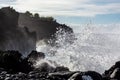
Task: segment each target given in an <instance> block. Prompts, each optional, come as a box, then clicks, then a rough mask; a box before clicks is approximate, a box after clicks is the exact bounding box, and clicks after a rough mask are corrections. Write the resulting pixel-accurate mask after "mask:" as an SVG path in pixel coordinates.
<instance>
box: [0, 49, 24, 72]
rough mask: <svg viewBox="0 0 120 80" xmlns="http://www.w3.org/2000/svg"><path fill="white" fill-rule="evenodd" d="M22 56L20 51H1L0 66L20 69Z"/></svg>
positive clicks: (15, 69)
mask: <svg viewBox="0 0 120 80" xmlns="http://www.w3.org/2000/svg"><path fill="white" fill-rule="evenodd" d="M21 61H22V58H21V54H20V53H19V52H18V51H0V67H2V68H5V69H8V70H10V69H12V70H13V71H18V68H20V64H21Z"/></svg>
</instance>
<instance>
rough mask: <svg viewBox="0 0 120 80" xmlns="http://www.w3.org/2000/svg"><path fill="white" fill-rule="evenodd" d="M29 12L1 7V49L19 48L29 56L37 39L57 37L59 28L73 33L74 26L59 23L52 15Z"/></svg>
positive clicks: (34, 47)
mask: <svg viewBox="0 0 120 80" xmlns="http://www.w3.org/2000/svg"><path fill="white" fill-rule="evenodd" d="M28 14H29V12H28V13H27V12H26V13H19V12H16V11H15V10H14V9H13V8H11V7H3V8H1V9H0V50H18V51H20V52H21V53H23V54H24V55H23V56H27V55H28V53H30V52H31V51H32V50H36V43H37V41H39V40H42V39H45V40H48V39H53V38H55V37H53V36H54V34H55V33H56V31H57V30H58V28H62V29H64V30H65V31H66V32H70V33H73V30H72V28H70V27H68V26H66V25H63V24H59V23H58V22H56V20H54V18H52V17H43V18H40V17H39V15H37V14H35V16H30V15H28ZM31 15H32V14H31Z"/></svg>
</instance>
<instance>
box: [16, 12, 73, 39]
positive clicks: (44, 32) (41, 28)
mask: <svg viewBox="0 0 120 80" xmlns="http://www.w3.org/2000/svg"><path fill="white" fill-rule="evenodd" d="M18 23H19V26H20V27H24V26H25V27H27V28H28V29H29V30H30V31H35V32H36V33H37V40H38V41H39V40H41V39H50V38H51V37H53V35H54V34H55V33H56V31H57V29H58V28H62V29H64V30H65V31H66V32H70V33H73V31H72V29H71V28H70V27H68V26H66V25H64V24H59V23H57V22H56V20H54V19H52V20H47V17H46V18H44V20H43V19H42V18H39V17H38V18H36V17H33V16H31V15H28V14H26V13H20V16H19V21H18Z"/></svg>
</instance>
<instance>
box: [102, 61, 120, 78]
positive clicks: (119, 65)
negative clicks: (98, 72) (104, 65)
mask: <svg viewBox="0 0 120 80" xmlns="http://www.w3.org/2000/svg"><path fill="white" fill-rule="evenodd" d="M103 78H104V79H105V80H109V79H117V80H120V61H118V62H116V63H115V65H113V66H112V67H111V68H110V69H108V70H106V71H105V72H104V74H103Z"/></svg>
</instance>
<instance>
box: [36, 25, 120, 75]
mask: <svg viewBox="0 0 120 80" xmlns="http://www.w3.org/2000/svg"><path fill="white" fill-rule="evenodd" d="M72 28H73V30H74V33H75V39H74V41H73V43H72V44H71V43H69V40H70V39H71V36H70V34H68V33H65V32H64V30H61V29H60V30H59V31H58V32H56V37H57V40H56V42H55V43H56V45H54V46H51V45H48V44H45V42H44V40H41V41H39V42H38V43H37V51H40V52H44V53H45V55H46V60H50V61H53V62H55V63H56V64H57V65H60V66H65V67H68V68H69V69H70V70H71V71H76V70H78V71H88V70H94V71H97V72H100V73H103V72H104V71H105V70H107V69H109V68H110V67H111V66H112V65H114V63H115V62H116V61H118V60H120V25H119V24H110V25H93V24H86V25H80V26H78V27H74V26H73V27H72ZM61 33H62V34H61ZM49 42H50V41H49Z"/></svg>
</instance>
